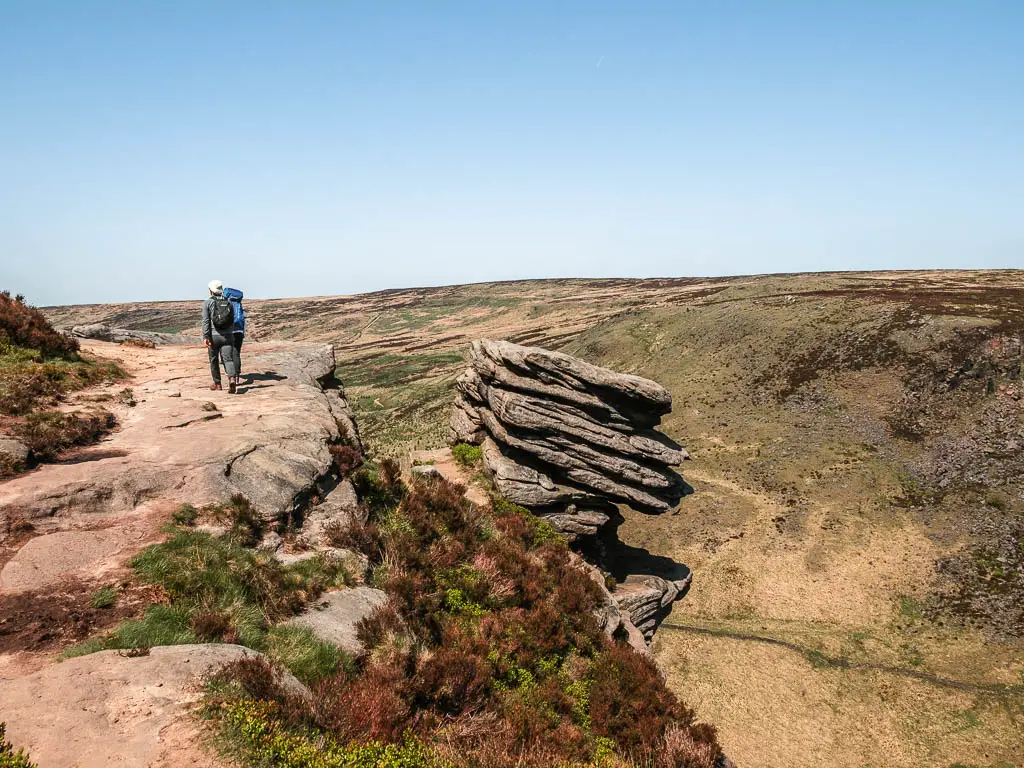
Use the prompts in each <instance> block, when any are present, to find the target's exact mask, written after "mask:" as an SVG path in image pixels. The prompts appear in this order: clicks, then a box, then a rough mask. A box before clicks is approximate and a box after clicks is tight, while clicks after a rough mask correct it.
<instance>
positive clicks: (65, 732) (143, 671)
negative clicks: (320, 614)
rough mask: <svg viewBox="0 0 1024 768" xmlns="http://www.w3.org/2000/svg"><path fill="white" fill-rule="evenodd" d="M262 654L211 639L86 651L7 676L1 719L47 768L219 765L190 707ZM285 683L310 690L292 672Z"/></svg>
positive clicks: (2, 682)
mask: <svg viewBox="0 0 1024 768" xmlns="http://www.w3.org/2000/svg"><path fill="white" fill-rule="evenodd" d="M259 655H260V654H258V653H256V652H255V651H251V650H249V649H248V648H243V647H242V646H239V645H221V644H211V645H172V646H164V647H158V648H153V649H152V650H151V651H150V652H149V654H148V655H146V656H139V657H136V658H130V657H128V656H125V655H122V654H121V653H120V652H118V651H103V652H101V653H94V654H91V655H89V656H80V657H78V658H75V659H70V660H68V661H64V662H61V663H59V664H51V665H49V666H47V667H45V668H43V669H41V670H39V671H38V672H35V673H32V674H30V675H27V676H24V677H17V678H14V679H4V678H0V721H4V722H6V723H7V738H8V739H9V740H10V741H11V742H12V743H14V744H17V745H18V746H20V747H23V748H25V750H26V751H27V752H28V753H29V755H30V756H31V757H32V760H33V761H34V762H36V763H38V764H39V765H40V766H45V768H108V767H109V766H116V765H123V766H139V767H140V768H142V766H149V767H150V768H172V767H174V768H176V767H177V766H183V765H197V766H204V767H205V768H216V767H217V766H222V765H226V763H224V762H222V761H221V760H220V759H219V758H218V757H217V756H216V754H214V753H213V752H211V751H207V750H205V749H203V748H202V738H201V737H200V735H199V733H198V724H197V722H196V721H195V720H194V719H193V718H191V717H189V711H190V708H191V707H192V705H194V704H195V702H197V701H198V699H199V697H200V696H201V694H202V683H203V678H204V677H205V676H206V675H208V674H209V673H211V672H213V671H215V670H217V669H219V668H220V667H222V666H223V665H225V664H227V663H229V662H231V661H235V660H236V659H239V658H242V657H244V656H259ZM284 683H285V685H286V686H288V687H289V688H291V689H292V690H294V691H295V692H297V693H299V694H301V695H308V691H307V690H306V689H305V687H304V686H303V685H302V684H301V683H299V682H298V681H297V680H295V679H294V678H293V677H291V676H290V675H287V674H286V675H285V678H284ZM182 750H184V754H183V753H182Z"/></svg>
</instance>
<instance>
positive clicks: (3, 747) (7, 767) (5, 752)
mask: <svg viewBox="0 0 1024 768" xmlns="http://www.w3.org/2000/svg"><path fill="white" fill-rule="evenodd" d="M0 768H38V766H37V765H36V764H35V763H33V762H32V761H31V760H30V759H29V757H28V755H27V754H25V751H24V750H23V749H19V750H18V751H17V752H15V751H14V745H13V744H11V743H10V742H9V741H7V723H2V722H0Z"/></svg>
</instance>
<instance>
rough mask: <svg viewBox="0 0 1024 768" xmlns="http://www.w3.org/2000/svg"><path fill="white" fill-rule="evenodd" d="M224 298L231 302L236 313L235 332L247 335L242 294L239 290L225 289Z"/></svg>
mask: <svg viewBox="0 0 1024 768" xmlns="http://www.w3.org/2000/svg"><path fill="white" fill-rule="evenodd" d="M224 298H225V299H227V300H228V301H230V302H231V308H232V309H233V310H234V311H235V332H236V333H239V332H241V333H245V310H244V309H242V292H241V291H240V290H238V289H237V288H225V289H224Z"/></svg>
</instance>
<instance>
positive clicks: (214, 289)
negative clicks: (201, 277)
mask: <svg viewBox="0 0 1024 768" xmlns="http://www.w3.org/2000/svg"><path fill="white" fill-rule="evenodd" d="M208 287H209V289H210V292H211V293H223V292H224V283H222V282H221V281H220V280H211V281H210V285H209V286H208Z"/></svg>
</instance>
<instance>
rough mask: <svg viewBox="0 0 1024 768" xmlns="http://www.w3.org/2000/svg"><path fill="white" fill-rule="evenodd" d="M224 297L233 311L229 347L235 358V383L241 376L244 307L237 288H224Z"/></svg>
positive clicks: (240, 293) (237, 382)
mask: <svg viewBox="0 0 1024 768" xmlns="http://www.w3.org/2000/svg"><path fill="white" fill-rule="evenodd" d="M224 298H225V299H227V300H228V301H230V302H231V308H232V309H233V310H234V311H235V332H234V333H233V334H231V347H232V349H233V350H234V354H233V357H234V359H235V384H236V385H237V384H239V379H240V377H241V376H242V342H243V341H245V308H244V307H243V306H242V292H241V291H240V290H238V289H237V288H225V289H224Z"/></svg>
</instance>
